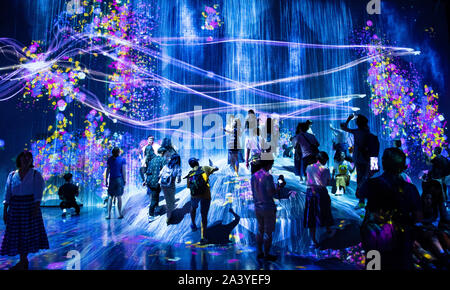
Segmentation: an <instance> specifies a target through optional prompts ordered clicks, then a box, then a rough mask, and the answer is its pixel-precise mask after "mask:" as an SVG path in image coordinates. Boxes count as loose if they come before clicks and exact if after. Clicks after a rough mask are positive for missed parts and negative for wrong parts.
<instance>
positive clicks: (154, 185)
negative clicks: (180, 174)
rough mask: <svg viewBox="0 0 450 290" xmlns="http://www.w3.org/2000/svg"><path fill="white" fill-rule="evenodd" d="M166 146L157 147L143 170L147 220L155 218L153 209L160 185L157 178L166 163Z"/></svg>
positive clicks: (156, 203) (154, 208) (156, 204)
mask: <svg viewBox="0 0 450 290" xmlns="http://www.w3.org/2000/svg"><path fill="white" fill-rule="evenodd" d="M166 151H167V149H166V147H160V148H159V149H158V155H155V156H154V157H153V158H152V159H151V160H150V162H149V164H148V166H147V171H146V172H145V175H146V180H145V185H146V186H147V194H148V196H149V197H150V205H149V207H148V219H149V222H152V221H153V220H155V218H156V217H155V210H156V208H157V207H158V204H159V194H160V192H161V185H160V184H159V178H160V173H161V170H162V169H163V167H164V165H165V164H166V159H165V158H164V157H163V156H164V154H165V153H166Z"/></svg>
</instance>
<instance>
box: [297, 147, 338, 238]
mask: <svg viewBox="0 0 450 290" xmlns="http://www.w3.org/2000/svg"><path fill="white" fill-rule="evenodd" d="M317 159H318V161H317V162H316V163H314V164H311V165H309V166H308V167H307V168H306V176H307V179H306V182H307V185H308V189H307V190H306V199H305V212H304V218H303V226H304V227H305V228H309V230H310V233H311V237H312V241H313V244H314V247H318V245H319V244H318V242H317V240H316V226H317V224H319V226H325V227H327V233H329V234H332V230H331V225H332V224H333V216H332V214H331V199H330V196H329V195H328V190H327V186H328V185H329V184H330V183H331V176H330V170H329V169H328V168H326V167H325V164H327V162H328V154H327V153H326V152H323V151H321V152H319V153H318V154H317Z"/></svg>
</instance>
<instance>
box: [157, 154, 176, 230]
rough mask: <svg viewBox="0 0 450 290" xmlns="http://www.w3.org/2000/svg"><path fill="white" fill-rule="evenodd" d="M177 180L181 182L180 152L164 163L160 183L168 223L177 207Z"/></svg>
mask: <svg viewBox="0 0 450 290" xmlns="http://www.w3.org/2000/svg"><path fill="white" fill-rule="evenodd" d="M175 180H176V181H177V183H180V182H181V159H180V155H178V154H173V155H172V156H171V159H170V160H169V162H168V163H167V164H166V165H164V167H163V168H162V170H161V173H160V179H159V184H160V185H161V190H162V192H163V194H164V199H165V200H166V206H167V224H169V223H170V218H171V217H172V212H173V210H174V208H175Z"/></svg>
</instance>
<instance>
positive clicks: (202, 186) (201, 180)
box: [184, 158, 219, 244]
mask: <svg viewBox="0 0 450 290" xmlns="http://www.w3.org/2000/svg"><path fill="white" fill-rule="evenodd" d="M198 161H199V160H198V159H197V158H190V159H189V161H188V162H189V166H191V168H192V170H191V171H190V172H189V173H188V175H187V176H185V177H184V178H187V187H188V188H189V189H190V191H191V221H192V225H191V229H192V231H197V225H196V224H195V217H196V213H197V208H198V205H199V204H200V214H201V217H202V223H201V240H200V243H202V244H204V243H207V240H206V239H205V229H206V227H207V225H208V212H209V206H210V205H211V189H210V187H209V176H210V175H211V174H212V173H214V172H215V171H217V170H219V168H217V167H211V166H200V164H199V163H198Z"/></svg>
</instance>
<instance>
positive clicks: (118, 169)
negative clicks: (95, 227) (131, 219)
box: [105, 147, 127, 219]
mask: <svg viewBox="0 0 450 290" xmlns="http://www.w3.org/2000/svg"><path fill="white" fill-rule="evenodd" d="M120 152H121V150H120V148H119V147H114V149H113V150H112V156H111V157H109V158H108V161H107V163H106V164H107V168H106V174H105V185H106V186H107V187H108V215H107V216H106V219H110V218H111V208H112V203H113V199H115V200H116V201H117V210H118V211H119V219H121V218H123V214H122V195H123V191H124V187H125V184H126V164H127V162H126V160H125V158H122V157H121V156H120ZM108 181H109V182H108Z"/></svg>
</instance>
